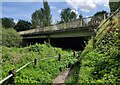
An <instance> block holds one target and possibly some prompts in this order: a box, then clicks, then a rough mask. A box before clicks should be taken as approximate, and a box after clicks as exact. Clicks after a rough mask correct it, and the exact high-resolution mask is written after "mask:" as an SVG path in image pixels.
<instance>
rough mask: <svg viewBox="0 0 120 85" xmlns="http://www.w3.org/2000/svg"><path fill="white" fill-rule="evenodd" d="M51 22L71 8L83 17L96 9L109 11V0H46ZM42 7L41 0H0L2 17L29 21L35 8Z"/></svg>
mask: <svg viewBox="0 0 120 85" xmlns="http://www.w3.org/2000/svg"><path fill="white" fill-rule="evenodd" d="M48 1H49V6H50V8H51V14H52V19H53V22H55V21H58V20H60V13H61V10H62V9H64V8H67V7H69V8H71V9H72V11H74V12H76V14H78V15H79V14H82V15H83V16H84V17H88V16H93V15H94V14H95V13H96V12H98V11H102V10H105V11H108V12H109V11H110V9H109V0H104V1H103V0H57V2H55V0H53V1H54V2H53V1H52V0H48ZM42 7H43V2H42V0H20V1H19V2H18V0H4V1H2V17H11V18H13V19H14V20H15V22H17V21H18V20H19V19H22V20H28V21H31V15H32V13H33V12H35V10H36V9H40V8H42Z"/></svg>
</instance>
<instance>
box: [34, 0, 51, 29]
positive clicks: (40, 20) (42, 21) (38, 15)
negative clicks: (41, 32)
mask: <svg viewBox="0 0 120 85" xmlns="http://www.w3.org/2000/svg"><path fill="white" fill-rule="evenodd" d="M43 5H44V8H41V9H39V10H36V11H35V12H34V13H33V14H32V28H34V29H35V28H36V27H37V26H38V27H45V26H50V25H51V22H52V16H51V14H50V12H51V10H50V7H49V5H48V2H46V1H45V2H43Z"/></svg>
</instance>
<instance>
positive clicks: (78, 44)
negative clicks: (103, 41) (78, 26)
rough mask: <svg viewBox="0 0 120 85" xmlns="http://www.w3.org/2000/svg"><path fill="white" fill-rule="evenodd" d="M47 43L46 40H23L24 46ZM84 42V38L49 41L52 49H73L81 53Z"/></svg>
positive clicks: (53, 39)
mask: <svg viewBox="0 0 120 85" xmlns="http://www.w3.org/2000/svg"><path fill="white" fill-rule="evenodd" d="M45 41H46V42H47V41H48V39H39V38H37V39H35V38H34V39H26V40H24V42H26V43H24V46H26V45H30V44H32V45H33V44H35V43H41V44H44V42H45ZM84 41H87V39H86V38H84V37H76V38H52V39H50V43H51V45H52V46H54V47H60V48H62V49H73V50H76V51H82V50H83V49H84V47H85V43H84Z"/></svg>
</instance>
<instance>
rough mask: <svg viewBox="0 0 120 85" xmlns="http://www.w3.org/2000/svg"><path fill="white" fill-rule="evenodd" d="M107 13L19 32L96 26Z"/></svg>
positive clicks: (31, 32) (26, 32) (32, 32)
mask: <svg viewBox="0 0 120 85" xmlns="http://www.w3.org/2000/svg"><path fill="white" fill-rule="evenodd" d="M106 16H107V15H101V16H92V17H87V18H81V19H77V20H75V21H71V22H67V23H60V24H56V25H54V26H47V27H43V28H39V27H38V28H36V29H31V30H27V31H21V32H19V33H20V34H21V35H27V34H34V33H39V32H48V31H56V30H66V29H73V28H81V27H85V26H93V25H94V26H96V25H99V24H100V23H101V21H102V20H104V19H106V18H105V17H106Z"/></svg>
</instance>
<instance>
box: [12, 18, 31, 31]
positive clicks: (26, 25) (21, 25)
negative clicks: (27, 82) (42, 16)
mask: <svg viewBox="0 0 120 85" xmlns="http://www.w3.org/2000/svg"><path fill="white" fill-rule="evenodd" d="M14 29H15V30H16V31H25V30H29V29H31V23H30V22H28V21H25V20H19V21H18V22H17V24H16V25H15V27H14Z"/></svg>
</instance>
